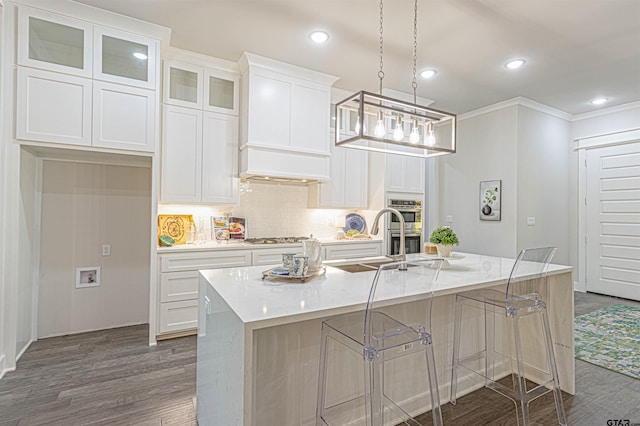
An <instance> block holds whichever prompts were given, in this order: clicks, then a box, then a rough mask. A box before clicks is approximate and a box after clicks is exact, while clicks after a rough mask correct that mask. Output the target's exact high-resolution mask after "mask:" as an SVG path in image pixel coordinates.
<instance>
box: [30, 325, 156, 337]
mask: <svg viewBox="0 0 640 426" xmlns="http://www.w3.org/2000/svg"><path fill="white" fill-rule="evenodd" d="M144 324H147V323H146V322H131V323H125V324H116V325H109V326H105V327H98V328H86V329H82V330H73V331H68V332H65V333H54V334H49V335H47V336H39V338H40V339H48V338H49V337H60V336H69V335H72V334H81V333H90V332H92V331H102V330H110V329H112V328H120V327H130V326H132V325H144Z"/></svg>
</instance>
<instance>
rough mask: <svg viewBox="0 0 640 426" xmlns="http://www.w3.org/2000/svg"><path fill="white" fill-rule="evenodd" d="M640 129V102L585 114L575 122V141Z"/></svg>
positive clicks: (573, 130)
mask: <svg viewBox="0 0 640 426" xmlns="http://www.w3.org/2000/svg"><path fill="white" fill-rule="evenodd" d="M638 128H640V102H635V103H633V104H627V105H623V106H621V107H616V108H610V109H605V110H602V111H601V112H600V113H598V114H597V115H595V114H583V115H581V116H576V117H575V118H574V120H573V129H572V134H573V139H574V140H575V139H580V138H585V137H590V136H598V135H605V134H608V133H616V132H621V131H624V130H631V129H638Z"/></svg>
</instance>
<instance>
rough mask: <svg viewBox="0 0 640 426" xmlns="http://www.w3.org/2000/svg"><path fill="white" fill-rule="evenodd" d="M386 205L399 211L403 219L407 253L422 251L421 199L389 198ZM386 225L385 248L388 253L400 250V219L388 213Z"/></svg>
mask: <svg viewBox="0 0 640 426" xmlns="http://www.w3.org/2000/svg"><path fill="white" fill-rule="evenodd" d="M387 206H388V207H390V208H392V209H396V210H398V211H399V212H400V214H401V215H402V217H403V218H404V221H405V228H404V231H405V237H404V243H405V247H406V250H407V254H409V253H420V252H421V251H422V200H396V199H390V200H389V201H388V203H387ZM390 217H391V220H390V221H389V222H388V227H387V250H388V252H389V254H399V252H400V220H399V219H398V218H397V217H396V216H395V215H390Z"/></svg>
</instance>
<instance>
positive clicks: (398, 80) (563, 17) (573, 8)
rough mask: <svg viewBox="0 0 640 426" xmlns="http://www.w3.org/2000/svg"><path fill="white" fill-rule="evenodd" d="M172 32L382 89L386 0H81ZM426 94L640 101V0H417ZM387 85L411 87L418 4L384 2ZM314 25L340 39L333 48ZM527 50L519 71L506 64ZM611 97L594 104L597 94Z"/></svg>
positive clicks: (443, 100) (570, 108)
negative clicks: (316, 39) (428, 74)
mask: <svg viewBox="0 0 640 426" xmlns="http://www.w3.org/2000/svg"><path fill="white" fill-rule="evenodd" d="M78 1H79V2H80V3H85V4H89V5H93V6H97V7H100V8H103V9H107V10H110V11H113V12H116V13H121V14H124V15H128V16H132V17H135V18H139V19H142V20H144V21H149V22H153V23H156V24H160V25H164V26H167V27H170V28H172V29H173V35H172V38H171V44H172V45H173V46H175V47H178V48H182V49H187V50H192V51H195V52H199V53H203V54H206V55H211V56H215V57H218V58H223V59H227V60H231V61H236V60H237V59H238V58H239V57H240V55H241V53H242V52H243V51H248V52H252V53H256V54H258V55H262V56H267V57H270V58H273V59H277V60H280V61H284V62H289V63H291V64H295V65H299V66H303V67H306V68H310V69H314V70H318V71H321V72H324V73H328V74H332V75H335V76H338V77H340V80H338V82H337V83H336V84H335V86H336V87H339V88H343V89H347V90H351V91H356V90H362V89H366V90H369V91H374V92H377V91H378V77H377V72H378V63H379V58H378V39H379V34H378V26H379V21H378V13H379V9H378V2H377V0H254V1H248V0H78ZM418 8H419V21H418V70H421V69H424V68H435V69H437V70H438V74H437V75H436V76H435V77H434V78H432V79H431V80H421V79H420V78H419V79H418V96H421V97H424V98H428V99H433V100H434V101H435V102H434V103H433V104H432V107H434V108H438V109H442V110H445V111H449V112H453V113H457V114H461V113H464V112H468V111H472V110H474V109H477V108H481V107H484V106H488V105H491V104H494V103H496V102H500V101H504V100H508V99H512V98H514V97H517V96H524V97H526V98H529V99H532V100H534V101H537V102H540V103H543V104H545V105H548V106H551V107H554V108H557V109H559V110H561V111H564V112H567V113H570V114H581V113H586V112H589V111H595V110H597V109H602V108H608V107H612V106H616V105H622V104H626V103H629V102H637V101H640V0H529V1H527V0H418ZM384 21H385V26H384V42H385V53H384V65H385V66H384V71H385V75H386V77H385V79H384V87H385V88H390V89H395V90H400V91H404V92H410V91H411V79H412V73H411V71H412V59H411V48H412V44H413V28H412V26H413V1H411V0H387V1H386V2H385V4H384ZM313 29H324V30H326V31H328V32H329V33H330V35H331V37H330V39H329V41H328V42H327V43H325V44H324V45H321V46H318V45H314V44H313V43H312V42H311V41H310V40H309V38H308V34H309V32H310V31H311V30H313ZM512 58H524V59H526V60H527V63H526V64H525V66H524V67H523V68H521V69H520V70H518V71H510V70H507V69H506V68H505V67H504V63H505V62H506V61H507V60H509V59H512ZM601 96H604V97H608V98H610V99H611V100H610V102H609V103H607V104H605V105H603V106H599V107H596V106H593V105H591V104H590V103H589V101H590V100H591V99H593V98H595V97H601Z"/></svg>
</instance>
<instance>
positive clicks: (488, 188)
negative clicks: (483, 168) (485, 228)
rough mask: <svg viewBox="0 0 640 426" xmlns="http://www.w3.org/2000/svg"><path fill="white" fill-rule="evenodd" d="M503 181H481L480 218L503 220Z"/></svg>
mask: <svg viewBox="0 0 640 426" xmlns="http://www.w3.org/2000/svg"><path fill="white" fill-rule="evenodd" d="M501 201H502V181H501V180H487V181H482V182H480V220H495V221H498V220H501V218H502V211H501V206H500V204H501Z"/></svg>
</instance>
